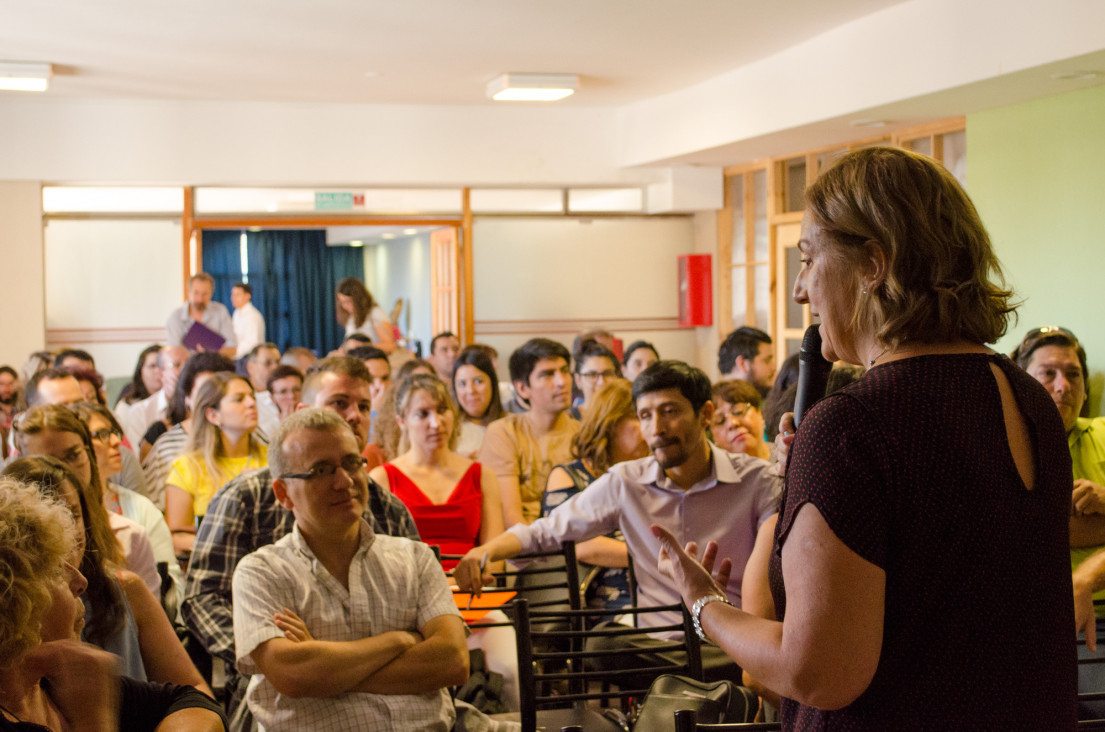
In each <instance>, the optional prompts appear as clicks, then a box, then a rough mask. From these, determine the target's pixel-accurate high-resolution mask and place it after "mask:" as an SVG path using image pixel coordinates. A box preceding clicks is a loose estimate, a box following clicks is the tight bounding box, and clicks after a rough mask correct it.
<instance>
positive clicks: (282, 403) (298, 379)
mask: <svg viewBox="0 0 1105 732" xmlns="http://www.w3.org/2000/svg"><path fill="white" fill-rule="evenodd" d="M265 389H266V391H268V393H269V394H270V395H272V403H273V404H274V405H275V406H276V409H277V412H278V413H279V419H280V420H284V419H287V418H288V417H290V416H291V414H292V412H294V411H295V408H296V407H298V406H299V397H300V396H301V395H302V394H303V372H302V371H300V370H299V369H297V368H296V367H295V366H288V365H287V364H280V365H279V366H277V367H276V368H275V369H273V370H272V373H271V374H269V380H268V382H266V384H265ZM274 433H275V431H274Z"/></svg>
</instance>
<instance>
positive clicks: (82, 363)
mask: <svg viewBox="0 0 1105 732" xmlns="http://www.w3.org/2000/svg"><path fill="white" fill-rule="evenodd" d="M54 368H56V369H64V370H65V371H74V370H76V369H86V370H88V371H95V370H96V359H94V358H92V354H91V353H89V352H88V351H84V350H81V349H80V348H66V349H65V350H63V351H59V352H58V355H57V356H55V357H54Z"/></svg>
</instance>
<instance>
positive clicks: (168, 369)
mask: <svg viewBox="0 0 1105 732" xmlns="http://www.w3.org/2000/svg"><path fill="white" fill-rule="evenodd" d="M188 356H189V354H188V349H187V348H185V347H184V346H166V347H165V348H162V349H161V350H159V351H158V352H157V373H158V376H159V377H160V381H161V388H160V389H158V390H157V391H155V392H151V393H150V395H149V396H148V397H146V398H145V399H142V400H140V401H137V402H135V403H133V404H129V405H128V404H126V403H125V402H119V403H118V404H116V405H115V418H116V419H118V420H119V424H120V425H122V427H123V434H124V435H125V436H126V438H127V442H129V443H130V444H131V445H132V446H137V447H138V448H139V451H138V452H139V457H141V458H142V460H145V459H146V453H148V452H149V451H150V448H151V447H152V446H153V443H154V442H155V441H156V440H157V437H156V436H155V437H154V439H152V440H150V439H147V437H146V433H147V432H148V431H149V429H150V428H151V427H153V426H154V425H156V424H161V425H162V426H165V425H164V422H165V421H166V420H167V415H168V412H169V403H170V402H171V401H172V399H173V393H174V392H175V391H176V387H177V380H178V379H179V378H180V373H181V371H182V370H183V369H184V364H185V363H187V362H188Z"/></svg>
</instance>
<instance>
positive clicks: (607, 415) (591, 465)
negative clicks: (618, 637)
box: [541, 379, 648, 610]
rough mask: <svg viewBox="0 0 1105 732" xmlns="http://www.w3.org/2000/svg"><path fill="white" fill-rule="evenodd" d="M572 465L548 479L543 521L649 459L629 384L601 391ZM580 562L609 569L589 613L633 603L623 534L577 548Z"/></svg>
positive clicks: (590, 594)
mask: <svg viewBox="0 0 1105 732" xmlns="http://www.w3.org/2000/svg"><path fill="white" fill-rule="evenodd" d="M572 456H573V457H574V458H575V460H573V461H572V462H570V463H565V464H563V465H557V466H556V467H555V468H553V469H552V472H550V473H549V481H548V483H546V484H545V495H544V497H543V498H542V499H541V515H542V516H548V515H549V514H550V513H552V512H553V511H555V510H556V509H557V508H558V507H559V506H560V505H561V504H563V503H564V501H566V500H568V499H569V498H571V497H572V496H574V495H576V494H577V493H579V492H580V491H582V490H584V489H586V488H587V486H589V485H591V484H592V483H594V482H595V480H596V479H597V478H598V476H601V475H603V474H605V473H606V471H607V470H609V469H610V467H611V466H612V465H617V464H619V463H623V462H626V461H627V460H637V459H639V458H644V457H648V445H647V444H646V443H645V439H644V437H643V436H642V435H641V421H640V420H639V419H637V410H636V408H635V407H634V404H633V389H632V386H631V385H630V383H629V382H628V381H626V380H624V379H614V380H612V381H611V382H610V383H608V384H606V385H604V386H603V387H602V388H601V389H599V390H598V391H597V392H596V393H595V394H594V397H593V404H592V408H591V409H590V410H588V412H587V414H586V415H584V417H583V423H582V424H581V425H580V427H579V433H578V434H577V435H576V436H575V439H574V440H572ZM576 558H577V559H579V561H581V562H585V563H586V564H590V565H594V566H596V567H607V568H608V569H605V570H604V571H602V572H601V574H599V576H598V577H597V578H596V579H595V581H594V582H593V583H592V584H591V585H590V586H589V587H588V591H587V596H586V597H585V598H584V599H585V601H586V602H587V605H588V606H589V607H600V608H606V609H609V610H618V609H621V608H623V607H626V606H627V605H629V603H630V600H631V599H632V596H631V592H630V587H629V572H628V569H627V567H628V566H629V552H628V551H627V550H626V546H625V539H624V538H623V537H622V535H621V532H620V531H613V532H610V533H609V534H606V535H604V536H597V537H595V538H594V539H590V540H588V541H584V542H581V543H579V544H577V545H576Z"/></svg>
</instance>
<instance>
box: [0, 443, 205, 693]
mask: <svg viewBox="0 0 1105 732" xmlns="http://www.w3.org/2000/svg"><path fill="white" fill-rule="evenodd" d="M4 475H5V476H8V477H11V478H14V479H16V480H18V481H20V482H24V483H30V484H32V485H35V486H37V487H38V489H39V490H40V491H41V492H43V493H44V494H46V495H48V496H50V497H54V498H57V499H60V500H62V501H63V502H64V503H66V504H67V505H68V506H70V510H71V511H72V512H73V517H74V519H75V521H76V523H77V527H78V529H79V530H81V531H82V532H83V534H84V536H83V541H81V542H79V543H78V549H79V550H80V556H79V557H78V556H74V558H73V559H74V563H75V564H78V565H79V567H80V571H81V574H83V575H84V576H85V577H86V578H87V579H88V592H87V594H86V608H85V611H84V621H85V623H84V630H83V632H82V633H81V638H82V640H84V641H86V642H88V643H92V644H94V645H97V646H99V647H100V648H103V649H104V650H105V651H110V652H111V653H114V654H115V655H117V656H118V657H119V668H120V670H121V671H122V672H123V674H124V675H126V676H129V677H130V678H133V679H139V680H141V681H145V680H149V681H157V682H160V683H165V684H181V685H185V686H194V687H196V688H197V689H200V690H201V691H203V692H204V693H205V694H208V695H211V689H210V688H209V687H208V686H207V684H206V683H205V682H204V680H203V677H202V676H200V673H199V671H197V670H196V667H195V666H194V665H193V664H192V662H191V660H190V659H189V658H188V654H187V652H186V651H185V650H184V647H183V646H182V645H181V644H180V641H179V639H178V638H177V635H176V632H175V631H174V630H173V626H172V624H171V623H170V622H169V618H168V617H167V616H166V615H165V611H164V610H163V609H162V608H161V605H160V603H159V602H158V601H157V599H156V596H155V595H154V594H153V593H151V592H150V591H149V590H148V589H147V587H146V585H145V584H144V583H143V582H142V580H141V579H140V578H139V577H137V576H136V575H134V574H133V573H131V572H128V571H126V570H123V569H121V568H120V566H119V564H118V562H117V561H115V559H116V557H117V554H116V553H115V547H112V546H111V544H110V542H111V540H112V539H111V534H110V532H105V530H104V526H103V522H102V518H99V517H97V513H98V512H97V511H96V510H95V506H94V505H93V500H92V498H91V496H89V495H88V494H87V493H82V491H81V490H80V485H79V484H80V482H81V478H80V476H78V475H77V473H76V472H75V471H73V470H72V469H71V468H70V467H69V466H67V465H65V464H64V463H62V462H61V461H60V460H56V459H52V458H49V457H28V458H20V459H19V460H16V461H15V462H13V463H12V464H11V465H9V466H8V467H7V468H6V469H5V470H4Z"/></svg>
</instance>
